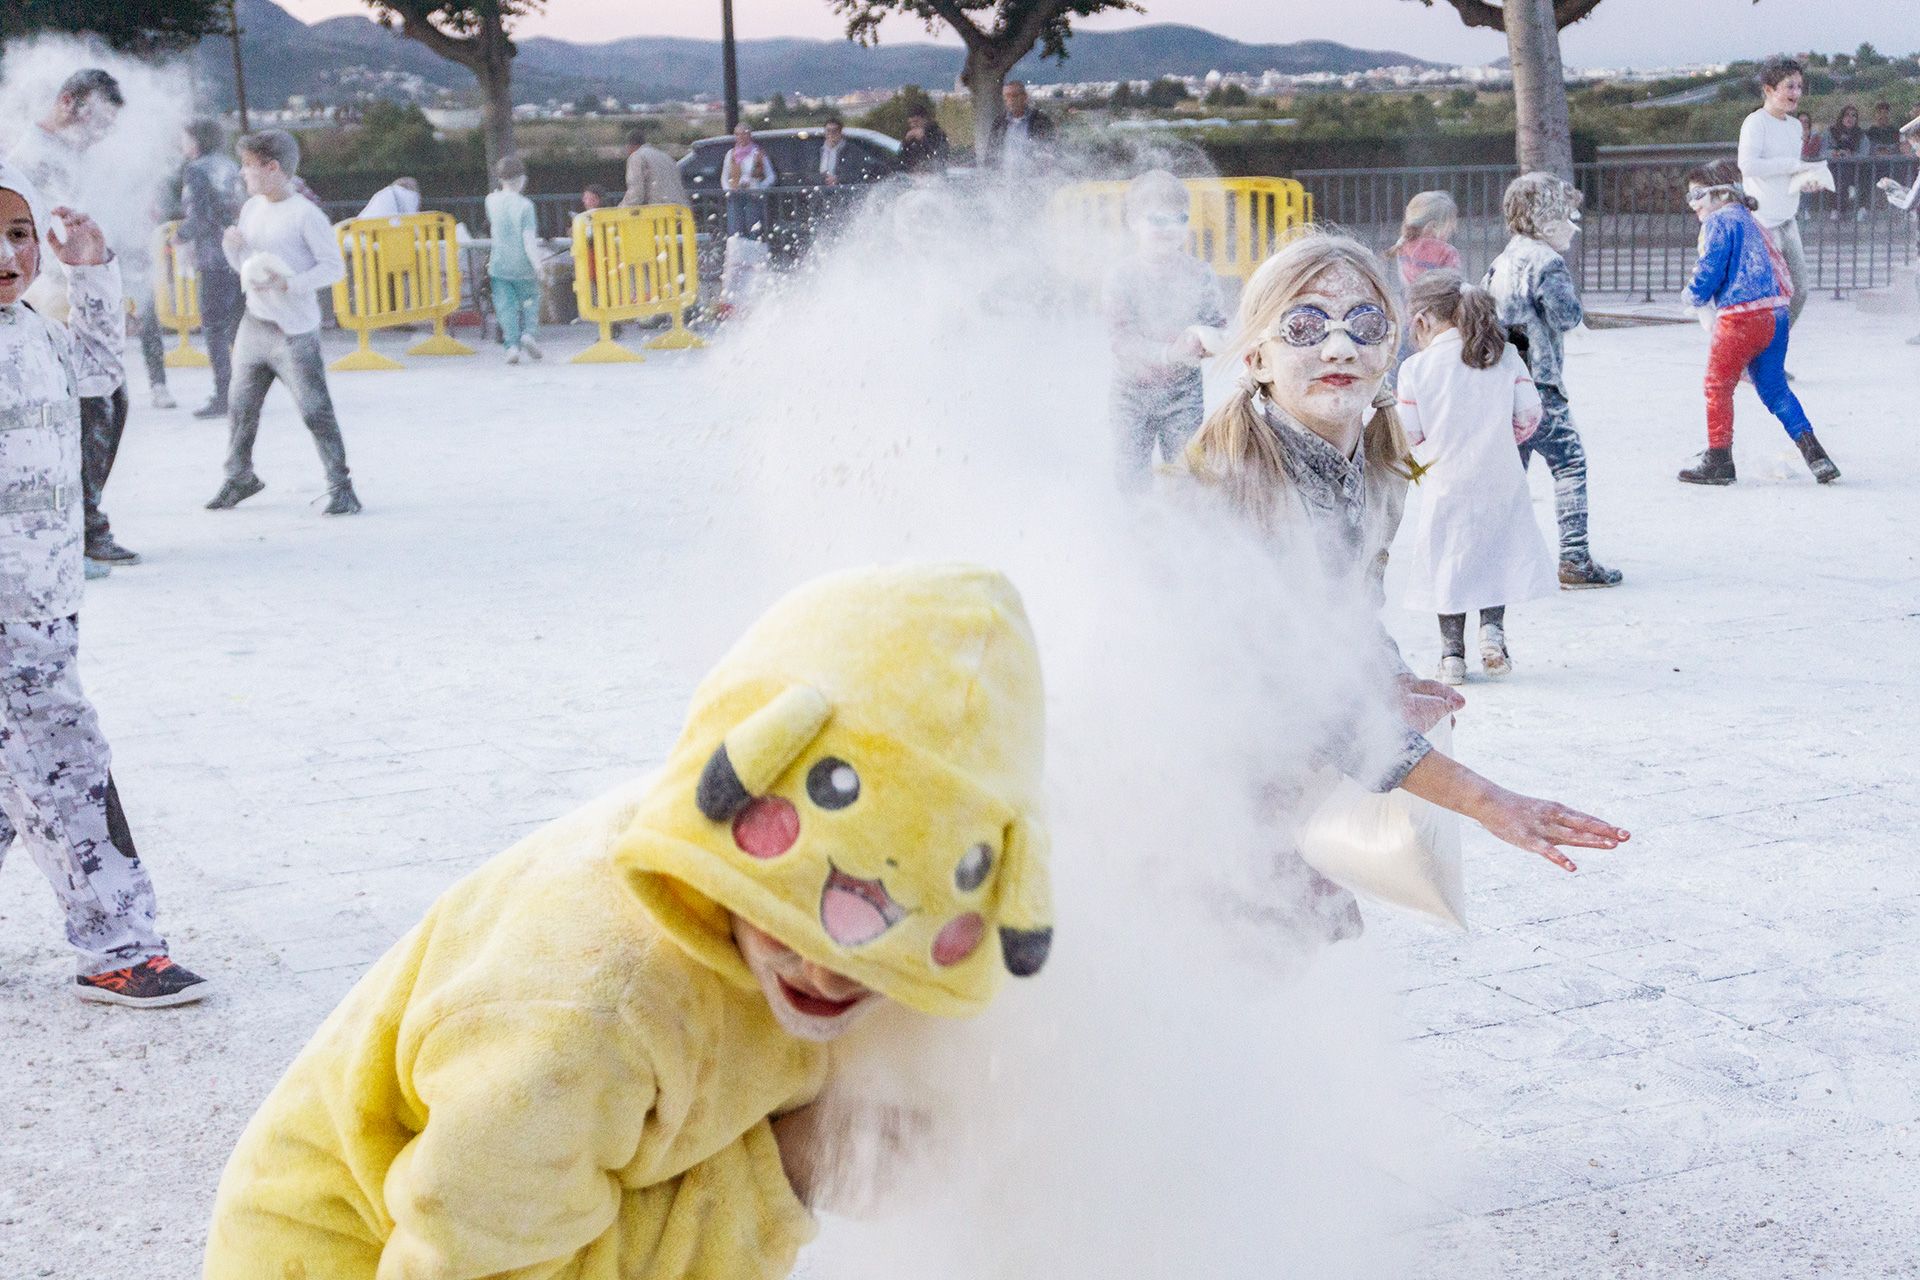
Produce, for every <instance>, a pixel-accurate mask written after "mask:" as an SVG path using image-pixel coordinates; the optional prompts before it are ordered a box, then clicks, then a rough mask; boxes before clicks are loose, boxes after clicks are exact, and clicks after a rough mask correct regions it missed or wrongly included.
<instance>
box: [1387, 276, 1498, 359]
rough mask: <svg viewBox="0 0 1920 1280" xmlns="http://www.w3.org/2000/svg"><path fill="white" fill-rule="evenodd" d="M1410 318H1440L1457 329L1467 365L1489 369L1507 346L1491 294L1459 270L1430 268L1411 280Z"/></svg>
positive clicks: (1462, 357)
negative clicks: (1466, 279)
mask: <svg viewBox="0 0 1920 1280" xmlns="http://www.w3.org/2000/svg"><path fill="white" fill-rule="evenodd" d="M1407 311H1408V313H1409V317H1410V322H1411V320H1417V319H1418V318H1420V317H1421V316H1428V317H1431V318H1436V319H1439V320H1441V321H1443V322H1445V323H1446V324H1449V325H1451V326H1453V328H1455V329H1457V330H1459V331H1460V359H1461V360H1463V361H1464V362H1465V363H1466V365H1467V367H1468V368H1469V369H1491V368H1493V366H1495V365H1496V364H1499V363H1500V357H1501V355H1502V354H1503V353H1505V351H1506V349H1507V331H1506V329H1505V327H1504V326H1502V325H1501V323H1500V315H1499V308H1498V307H1497V306H1495V305H1494V301H1493V295H1492V294H1491V293H1488V292H1487V291H1486V290H1485V289H1482V288H1481V287H1480V286H1479V285H1477V284H1468V283H1467V282H1466V281H1465V280H1464V279H1463V278H1462V277H1461V275H1460V273H1459V272H1458V271H1429V272H1428V273H1427V274H1426V275H1424V276H1421V277H1420V279H1419V280H1417V281H1415V282H1414V286H1413V290H1412V292H1411V293H1410V294H1409V295H1408V297H1407Z"/></svg>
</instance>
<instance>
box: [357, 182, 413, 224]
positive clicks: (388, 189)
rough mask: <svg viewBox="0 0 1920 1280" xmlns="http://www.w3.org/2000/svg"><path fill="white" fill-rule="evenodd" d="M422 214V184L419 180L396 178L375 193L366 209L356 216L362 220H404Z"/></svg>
mask: <svg viewBox="0 0 1920 1280" xmlns="http://www.w3.org/2000/svg"><path fill="white" fill-rule="evenodd" d="M418 212H420V182H419V179H417V178H406V177H401V178H395V179H394V180H393V181H392V182H389V183H388V184H387V185H386V186H384V187H382V188H380V189H379V190H378V191H376V192H374V193H373V198H372V199H371V200H368V201H367V206H366V208H364V209H362V210H360V212H359V213H358V214H357V215H356V216H357V217H362V218H404V217H407V216H408V215H409V214H415V213H418Z"/></svg>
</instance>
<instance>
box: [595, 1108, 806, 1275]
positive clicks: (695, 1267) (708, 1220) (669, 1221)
mask: <svg viewBox="0 0 1920 1280" xmlns="http://www.w3.org/2000/svg"><path fill="white" fill-rule="evenodd" d="M620 1218H621V1222H620V1234H621V1238H622V1244H621V1249H620V1275H622V1276H624V1277H645V1280H780V1278H781V1277H784V1276H787V1275H789V1274H791V1273H792V1271H793V1264H794V1259H795V1257H796V1255H798V1254H799V1252H800V1246H802V1245H804V1244H806V1243H807V1241H809V1240H811V1239H813V1236H814V1233H815V1231H816V1230H817V1227H816V1224H815V1222H814V1219H813V1215H812V1214H811V1213H809V1212H808V1211H807V1207H806V1206H805V1205H804V1204H802V1203H801V1202H800V1198H799V1197H798V1196H796V1195H795V1194H794V1191H793V1186H792V1184H791V1183H789V1182H788V1181H787V1173H786V1169H785V1168H784V1167H783V1166H782V1165H781V1163H780V1146H779V1143H778V1142H776V1141H775V1140H774V1136H773V1126H772V1125H770V1124H768V1123H767V1122H766V1121H764V1120H762V1121H761V1122H760V1123H758V1124H756V1125H754V1127H753V1128H751V1129H749V1130H747V1132H746V1133H744V1134H743V1135H741V1136H740V1138H739V1139H738V1140H736V1141H734V1142H732V1143H729V1144H728V1145H727V1146H725V1147H722V1148H721V1149H720V1150H718V1151H716V1152H714V1153H713V1154H712V1155H711V1156H708V1157H707V1158H706V1159H705V1160H702V1161H701V1162H700V1163H699V1164H697V1165H695V1166H694V1167H693V1168H691V1169H689V1170H687V1171H686V1172H685V1173H684V1174H682V1175H680V1177H679V1178H677V1179H675V1180H674V1181H673V1182H672V1183H670V1184H666V1185H663V1186H657V1187H648V1188H644V1189H642V1190H639V1191H634V1192H630V1193H629V1194H628V1197H627V1203H626V1205H625V1206H624V1207H623V1208H622V1210H621V1214H620Z"/></svg>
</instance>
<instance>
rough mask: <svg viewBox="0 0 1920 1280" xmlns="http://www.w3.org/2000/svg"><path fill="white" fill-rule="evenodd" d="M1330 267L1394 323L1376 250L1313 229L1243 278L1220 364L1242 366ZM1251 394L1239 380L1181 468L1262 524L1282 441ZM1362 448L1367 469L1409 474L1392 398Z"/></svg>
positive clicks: (1282, 470)
mask: <svg viewBox="0 0 1920 1280" xmlns="http://www.w3.org/2000/svg"><path fill="white" fill-rule="evenodd" d="M1335 267H1350V268H1352V269H1353V270H1354V271H1357V272H1358V273H1359V274H1360V276H1361V278H1362V279H1364V280H1365V281H1366V282H1367V285H1368V287H1369V288H1371V289H1372V290H1373V293H1374V295H1375V301H1376V302H1378V303H1379V305H1380V306H1381V307H1382V308H1383V309H1384V310H1385V311H1386V313H1387V315H1388V316H1390V317H1392V318H1393V320H1394V322H1395V325H1396V327H1397V326H1398V324H1399V319H1400V311H1399V307H1398V305H1397V304H1396V303H1395V301H1394V298H1393V290H1392V289H1391V288H1390V287H1389V286H1388V284H1387V277H1386V270H1385V267H1384V265H1383V264H1382V263H1381V261H1380V259H1379V258H1378V257H1376V256H1375V255H1374V253H1373V251H1372V250H1371V249H1369V248H1367V247H1366V246H1365V245H1363V244H1361V243H1360V242H1359V241H1358V240H1353V239H1350V238H1348V237H1347V236H1342V235H1333V234H1330V233H1328V232H1323V231H1310V232H1308V233H1306V234H1303V235H1301V236H1299V237H1297V238H1296V239H1294V240H1293V241H1292V242H1291V243H1289V244H1288V245H1287V246H1286V247H1285V248H1283V249H1281V250H1280V251H1279V252H1278V253H1276V254H1274V255H1273V256H1272V257H1271V258H1268V259H1267V260H1266V261H1265V262H1263V263H1261V264H1260V268H1259V270H1257V271H1255V272H1254V273H1253V278H1252V279H1250V280H1248V281H1247V285H1246V288H1245V289H1243V290H1242V291H1241V294H1240V310H1239V314H1238V315H1237V316H1236V317H1235V318H1234V327H1233V335H1232V337H1231V338H1230V339H1229V340H1228V342H1227V345H1226V349H1225V350H1224V351H1223V352H1222V353H1221V357H1220V358H1221V360H1222V361H1223V362H1225V363H1226V364H1228V365H1229V367H1231V366H1232V365H1233V364H1235V363H1240V362H1244V361H1245V360H1246V358H1247V356H1248V355H1249V354H1250V353H1251V352H1252V351H1253V349H1254V348H1255V347H1257V346H1259V345H1260V343H1261V342H1262V341H1263V340H1264V339H1265V338H1266V337H1267V335H1268V334H1269V333H1270V332H1271V331H1272V328H1273V326H1274V324H1275V323H1276V322H1277V321H1278V320H1279V319H1280V316H1281V313H1282V312H1284V311H1286V309H1287V308H1288V307H1290V306H1292V305H1293V303H1294V300H1295V299H1297V298H1298V297H1299V296H1300V295H1301V294H1303V293H1305V292H1306V291H1307V289H1308V288H1309V286H1311V285H1312V284H1313V282H1314V281H1315V280H1317V279H1318V278H1319V277H1320V275H1321V274H1322V273H1323V272H1325V271H1328V270H1330V269H1332V268H1335ZM1254 394H1255V388H1254V386H1253V384H1252V382H1251V380H1250V379H1242V380H1241V381H1240V382H1238V383H1236V385H1235V386H1234V389H1233V394H1232V395H1230V396H1228V397H1227V399H1226V401H1225V402H1224V403H1223V404H1221V405H1220V407H1219V408H1217V409H1215V410H1214V411H1213V412H1212V413H1211V414H1210V415H1208V417H1207V420H1206V423H1205V425H1203V426H1202V427H1201V428H1200V430H1199V432H1198V433H1196V434H1195V435H1194V437H1193V439H1192V440H1191V441H1190V442H1189V443H1188V445H1187V452H1186V464H1187V470H1188V471H1189V472H1191V473H1192V475H1193V476H1194V478H1195V479H1197V480H1199V481H1200V482H1201V483H1202V484H1205V485H1207V486H1209V487H1212V488H1216V489H1219V490H1220V491H1222V492H1223V493H1224V494H1225V495H1226V497H1227V499H1228V500H1229V501H1230V502H1231V503H1232V504H1233V505H1234V506H1235V507H1236V508H1238V509H1240V510H1241V511H1243V512H1246V513H1247V514H1249V515H1251V516H1253V517H1254V518H1255V519H1256V520H1259V521H1260V522H1261V523H1266V522H1267V521H1268V520H1269V519H1271V517H1272V515H1273V512H1274V509H1275V507H1276V505H1277V503H1278V500H1279V497H1280V495H1281V493H1283V492H1284V491H1285V489H1286V485H1287V469H1286V463H1285V460H1284V454H1285V450H1286V447H1287V444H1286V440H1285V438H1284V437H1283V436H1282V435H1281V434H1280V433H1278V432H1276V431H1275V430H1274V429H1273V428H1272V427H1271V426H1269V425H1268V424H1267V423H1266V422H1265V421H1264V420H1263V419H1262V418H1261V416H1260V413H1259V411H1258V410H1257V409H1255V407H1254ZM1360 451H1361V455H1362V456H1363V457H1364V458H1365V459H1366V462H1367V465H1368V466H1371V467H1382V468H1385V469H1387V470H1388V471H1391V472H1393V473H1395V474H1397V475H1401V476H1406V475H1408V474H1409V472H1408V470H1407V467H1406V458H1407V454H1408V446H1407V437H1406V433H1405V432H1404V431H1402V430H1401V427H1400V416H1399V414H1398V413H1396V412H1395V410H1394V400H1393V397H1392V396H1391V395H1389V396H1387V397H1386V398H1385V400H1384V402H1382V401H1380V400H1376V401H1375V403H1374V413H1373V417H1372V418H1370V419H1369V420H1368V421H1367V425H1366V428H1365V429H1364V430H1363V431H1362V433H1361V436H1360Z"/></svg>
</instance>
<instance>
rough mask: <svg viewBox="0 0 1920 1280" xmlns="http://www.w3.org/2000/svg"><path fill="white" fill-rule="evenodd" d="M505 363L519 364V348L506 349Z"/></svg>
mask: <svg viewBox="0 0 1920 1280" xmlns="http://www.w3.org/2000/svg"><path fill="white" fill-rule="evenodd" d="M507 363H508V364H519V363H520V348H518V347H508V348H507Z"/></svg>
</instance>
